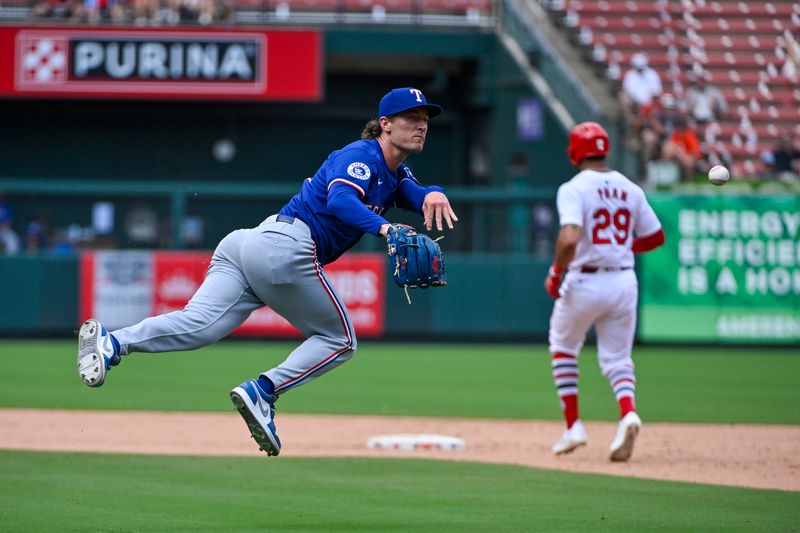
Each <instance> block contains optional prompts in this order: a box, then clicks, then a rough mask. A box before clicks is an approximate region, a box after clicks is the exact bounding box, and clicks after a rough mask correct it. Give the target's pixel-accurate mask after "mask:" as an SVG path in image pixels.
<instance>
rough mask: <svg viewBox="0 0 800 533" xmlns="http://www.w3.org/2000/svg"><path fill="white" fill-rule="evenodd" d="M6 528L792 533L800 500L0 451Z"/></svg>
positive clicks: (343, 465)
mask: <svg viewBox="0 0 800 533" xmlns="http://www.w3.org/2000/svg"><path fill="white" fill-rule="evenodd" d="M0 481H2V483H0V527H1V528H2V529H3V531H50V530H58V531H170V532H176V531H193V532H195V531H213V532H219V531H346V532H359V531H367V532H372V531H431V532H447V531H456V532H463V531H486V532H489V531H491V532H500V531H598V530H600V531H637V532H645V531H692V532H702V531H709V532H719V531H726V532H732V531H797V529H798V524H800V494H797V493H786V492H780V491H765V490H748V489H737V488H726V487H712V486H704V485H692V484H687V483H673V482H656V481H649V480H642V479H626V478H619V477H604V476H597V475H585V474H570V473H563V472H551V471H545V470H535V469H527V468H518V467H512V466H497V465H481V464H469V463H452V462H435V461H422V460H416V461H414V460H392V459H341V458H340V459H281V460H267V459H263V458H235V459H234V458H207V457H158V456H150V457H142V456H130V455H96V454H94V455H93V454H76V453H27V452H0Z"/></svg>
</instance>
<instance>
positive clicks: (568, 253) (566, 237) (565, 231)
mask: <svg viewBox="0 0 800 533" xmlns="http://www.w3.org/2000/svg"><path fill="white" fill-rule="evenodd" d="M580 238H581V227H580V226H578V225H577V224H565V225H564V226H561V229H560V230H559V232H558V240H557V241H556V256H555V259H554V260H553V264H554V265H558V266H559V268H561V270H565V269H566V268H567V265H569V264H570V262H571V261H572V259H573V258H574V257H575V248H577V247H578V241H579V240H580Z"/></svg>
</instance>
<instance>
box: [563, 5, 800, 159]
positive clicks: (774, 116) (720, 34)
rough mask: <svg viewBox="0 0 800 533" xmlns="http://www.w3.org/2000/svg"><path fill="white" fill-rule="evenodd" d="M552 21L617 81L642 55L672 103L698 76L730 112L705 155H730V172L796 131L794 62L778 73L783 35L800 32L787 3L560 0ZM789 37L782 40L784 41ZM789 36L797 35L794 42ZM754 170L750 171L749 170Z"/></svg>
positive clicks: (798, 96)
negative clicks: (788, 69)
mask: <svg viewBox="0 0 800 533" xmlns="http://www.w3.org/2000/svg"><path fill="white" fill-rule="evenodd" d="M550 4H551V6H552V7H553V10H554V11H553V14H552V18H554V20H556V21H558V22H559V23H560V24H561V25H562V26H563V28H564V29H565V31H570V32H574V34H575V38H574V40H575V41H576V42H578V43H579V45H580V46H583V47H585V48H586V49H587V53H586V57H589V58H592V60H593V61H595V62H597V63H599V64H600V66H602V67H604V68H605V70H606V76H607V77H608V78H610V79H612V80H617V81H619V80H620V79H621V77H622V75H624V73H625V71H627V69H628V68H629V67H628V65H629V63H630V58H631V57H632V55H633V54H634V53H636V52H645V53H647V55H648V60H649V64H650V66H652V67H653V68H654V69H655V70H656V71H657V72H659V74H660V75H661V77H662V82H663V84H664V86H665V90H669V91H672V92H674V93H675V94H676V95H677V96H678V97H679V98H680V97H681V96H682V94H683V93H684V92H685V90H686V88H687V87H688V84H689V83H690V76H691V75H692V73H693V72H694V73H697V72H699V71H705V72H706V73H707V74H708V76H709V81H710V82H711V83H712V84H714V85H716V86H717V87H718V88H719V89H720V91H722V93H723V95H724V96H725V98H726V100H727V101H728V105H729V107H730V112H729V113H728V115H727V116H726V117H724V118H723V120H722V121H721V123H720V124H719V129H718V131H717V135H716V140H715V142H714V145H713V146H709V147H707V149H708V150H709V151H711V152H712V155H717V156H718V155H720V154H726V155H728V156H730V157H733V158H734V161H732V162H731V164H732V168H735V169H736V170H737V171H743V170H747V169H750V170H754V169H755V170H757V164H758V163H759V157H758V155H759V154H760V153H761V151H763V150H768V149H770V147H771V144H772V143H773V142H774V139H775V137H776V135H778V134H779V133H780V132H783V131H787V130H789V131H798V130H800V126H798V124H799V123H800V107H799V106H798V103H800V65H798V69H797V70H798V74H797V77H791V75H789V74H787V73H785V72H784V71H783V66H784V64H785V62H786V61H789V60H790V59H787V58H788V57H789V55H788V53H787V38H789V39H790V38H791V36H794V35H798V34H800V3H798V2H793V1H789V0H777V1H773V2H763V3H762V2H741V1H739V0H716V1H713V2H712V1H704V0H681V1H672V2H670V1H666V0H659V1H655V2H632V1H625V0H566V1H563V2H551V3H550ZM787 36H788V37H787ZM795 38H796V37H795ZM755 170H754V171H755Z"/></svg>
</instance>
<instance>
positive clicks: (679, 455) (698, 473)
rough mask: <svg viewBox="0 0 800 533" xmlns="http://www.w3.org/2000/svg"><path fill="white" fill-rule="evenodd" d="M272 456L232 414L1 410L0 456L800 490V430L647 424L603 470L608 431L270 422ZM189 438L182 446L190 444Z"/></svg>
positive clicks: (546, 424)
mask: <svg viewBox="0 0 800 533" xmlns="http://www.w3.org/2000/svg"><path fill="white" fill-rule="evenodd" d="M276 423H277V426H278V431H279V434H280V437H281V440H282V441H283V450H282V451H281V456H280V457H276V458H267V456H266V455H265V454H264V453H263V452H259V451H258V447H257V446H256V445H255V443H254V442H253V441H252V440H251V438H250V434H249V433H248V431H247V429H246V427H245V425H244V424H243V423H242V420H241V418H240V417H239V416H238V415H237V414H235V413H230V414H229V413H162V412H141V411H77V410H44V409H0V448H3V449H15V450H38V451H82V452H102V453H135V454H165V455H210V456H262V457H263V458H264V460H265V461H280V460H281V457H301V456H306V457H309V456H317V457H323V456H349V457H404V458H431V459H441V460H455V461H476V462H484V463H501V464H513V465H520V466H528V467H536V468H547V469H552V470H567V471H572V472H591V473H597V474H607V475H614V476H630V477H640V478H650V479H662V480H673V481H687V482H695V483H710V484H718V485H730V486H741V487H751V488H762V489H780V490H786V491H795V492H797V491H800V426H783V425H744V424H735V425H704V424H671V423H670V424H665V423H648V422H647V421H646V420H645V421H644V426H643V428H642V432H641V434H640V436H639V439H638V440H637V441H636V447H635V449H634V454H633V458H632V459H631V460H630V461H629V462H627V463H611V462H610V461H609V460H608V445H609V443H610V442H611V440H612V438H613V436H614V431H615V428H616V425H615V424H612V423H610V422H591V421H588V422H586V421H585V422H584V423H585V425H586V430H587V433H588V434H589V444H588V445H587V446H585V447H583V448H579V449H578V450H576V451H575V452H574V453H572V454H570V455H566V456H559V457H556V456H554V455H553V454H552V453H551V452H550V446H551V445H552V444H553V442H555V441H556V440H557V439H558V437H559V436H560V434H561V431H562V430H563V427H562V424H561V423H560V422H553V421H533V420H487V419H464V418H461V419H450V418H418V417H378V416H343V415H299V414H279V415H278V418H276ZM408 433H412V434H417V433H427V434H440V435H449V436H454V437H459V438H462V439H464V440H465V441H466V444H467V447H466V449H465V450H461V451H445V450H411V451H401V450H374V449H368V448H367V447H366V443H367V440H368V439H369V438H370V437H373V436H376V435H386V434H408ZM189 436H190V437H189Z"/></svg>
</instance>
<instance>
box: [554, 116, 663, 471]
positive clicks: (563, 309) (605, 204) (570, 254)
mask: <svg viewBox="0 0 800 533" xmlns="http://www.w3.org/2000/svg"><path fill="white" fill-rule="evenodd" d="M609 146H610V145H609V139H608V133H606V131H605V130H604V129H603V127H602V126H600V124H597V123H596V122H584V123H581V124H578V125H577V126H575V128H573V130H572V132H571V133H570V138H569V147H568V150H567V151H568V155H569V159H570V162H571V163H572V164H573V165H575V166H576V167H577V168H578V171H579V172H578V174H576V175H575V176H574V177H573V178H572V179H571V180H569V181H568V182H566V183H564V184H562V185H561V187H559V189H558V195H557V197H556V204H557V208H558V216H559V224H560V226H561V229H560V230H559V234H558V240H557V242H556V251H555V259H554V261H553V265H552V266H551V267H550V270H549V272H548V274H547V277H546V279H545V283H544V285H545V288H546V289H547V291H548V292H549V293H550V295H551V296H552V297H553V298H554V299H555V300H556V301H555V305H554V306H553V312H552V315H551V317H550V331H549V341H550V352H551V354H552V373H553V379H554V380H555V384H556V388H557V390H558V396H559V398H560V400H561V409H562V411H563V412H564V418H565V419H566V423H567V429H566V430H565V431H564V434H563V435H562V436H561V439H559V441H558V442H557V443H556V444H555V445H554V446H553V452H554V453H556V454H563V453H569V452H571V451H573V450H574V449H575V448H577V447H579V446H583V445H585V444H586V443H587V440H588V438H587V435H586V430H585V428H584V426H583V423H582V422H581V419H580V416H579V414H578V361H577V359H578V354H579V353H580V351H581V348H582V347H583V343H584V341H585V339H586V333H587V332H588V331H589V328H590V327H592V325H594V327H595V332H596V333H597V354H598V358H599V362H600V370H601V371H602V373H603V375H604V376H605V377H606V378H607V379H608V382H609V384H610V385H611V389H612V390H613V392H614V396H615V397H616V399H617V403H618V404H619V410H620V422H619V425H618V427H617V433H616V436H615V438H614V441H613V442H612V443H611V447H610V458H611V460H612V461H627V460H628V459H629V458H630V456H631V453H632V452H633V443H634V440H635V439H636V436H637V434H638V432H639V430H640V429H641V426H642V421H641V419H640V418H639V415H638V414H637V413H636V403H635V392H636V374H635V373H634V365H633V360H632V359H631V352H632V348H633V336H634V332H635V329H636V311H637V300H638V282H637V279H636V273H635V272H634V269H633V267H634V255H633V254H634V253H641V252H647V251H650V250H653V249H655V248H657V247H659V246H661V245H662V244H663V243H664V232H663V230H662V228H661V223H660V222H659V221H658V218H657V217H656V214H655V213H654V212H653V208H652V207H650V204H648V203H647V198H646V197H645V194H644V191H642V189H641V187H639V186H638V185H636V184H634V183H633V182H631V181H630V180H629V179H628V178H626V177H625V176H624V175H622V174H621V173H619V172H617V171H615V170H611V169H609V168H608V167H606V156H607V155H608V152H609ZM634 234H635V235H636V236H635V237H634Z"/></svg>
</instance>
